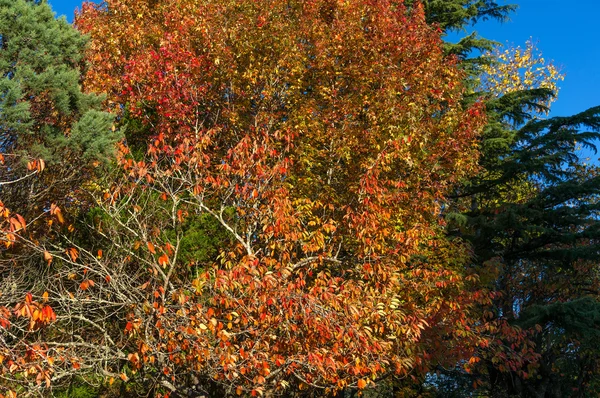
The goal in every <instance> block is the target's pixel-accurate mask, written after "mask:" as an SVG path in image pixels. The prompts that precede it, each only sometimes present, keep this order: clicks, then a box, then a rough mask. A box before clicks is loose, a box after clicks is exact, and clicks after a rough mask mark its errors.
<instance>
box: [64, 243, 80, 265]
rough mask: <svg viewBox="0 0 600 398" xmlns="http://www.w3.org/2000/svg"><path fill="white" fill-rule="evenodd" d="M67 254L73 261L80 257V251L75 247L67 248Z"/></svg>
mask: <svg viewBox="0 0 600 398" xmlns="http://www.w3.org/2000/svg"><path fill="white" fill-rule="evenodd" d="M67 254H68V255H69V257H71V261H73V262H75V261H77V258H78V257H79V252H78V251H77V249H76V248H74V247H71V248H69V249H67Z"/></svg>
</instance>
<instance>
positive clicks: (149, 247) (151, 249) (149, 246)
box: [146, 242, 156, 254]
mask: <svg viewBox="0 0 600 398" xmlns="http://www.w3.org/2000/svg"><path fill="white" fill-rule="evenodd" d="M146 245H147V246H148V250H149V251H150V253H152V254H156V249H155V248H154V245H153V244H152V242H148V243H146Z"/></svg>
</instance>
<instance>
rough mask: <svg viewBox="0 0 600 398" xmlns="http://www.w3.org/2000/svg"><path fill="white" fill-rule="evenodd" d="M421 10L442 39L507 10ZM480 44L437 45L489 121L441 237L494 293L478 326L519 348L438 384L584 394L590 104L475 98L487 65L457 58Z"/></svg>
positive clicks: (492, 354) (596, 116)
mask: <svg viewBox="0 0 600 398" xmlns="http://www.w3.org/2000/svg"><path fill="white" fill-rule="evenodd" d="M425 5H426V7H425V9H426V10H427V11H428V21H430V22H434V23H438V24H439V26H440V27H441V28H442V29H444V30H445V31H446V32H449V31H453V30H460V29H464V28H465V27H466V26H467V25H468V24H470V23H473V22H476V21H477V20H479V19H485V18H495V19H498V20H500V21H502V20H504V19H506V17H507V16H508V14H509V13H510V12H511V11H513V10H514V9H515V7H514V6H503V7H499V6H498V5H497V4H496V3H495V2H482V1H479V2H470V1H461V0H457V1H425ZM486 7H487V8H486ZM491 44H492V43H491V42H490V41H488V40H486V39H482V38H478V37H477V36H476V35H475V34H470V35H467V36H466V37H465V38H463V39H462V40H461V41H459V43H457V44H447V47H446V48H447V51H448V52H450V53H453V54H456V55H457V56H459V57H461V58H463V59H465V61H466V63H465V65H466V67H465V69H466V70H467V71H468V72H469V75H470V76H469V79H473V80H472V82H473V83H472V87H474V92H473V97H479V98H484V99H485V101H486V102H485V103H486V110H487V116H488V125H487V128H486V130H485V132H484V134H483V136H482V137H481V142H480V148H481V151H482V158H481V160H480V164H481V166H482V170H481V172H480V174H479V175H478V176H477V177H476V178H474V179H471V180H469V181H467V182H466V183H465V184H464V185H462V186H461V187H460V188H458V189H457V192H456V195H455V197H454V201H453V204H452V205H450V206H448V211H447V217H448V220H449V233H450V235H454V236H458V237H460V238H461V239H465V240H467V241H468V242H470V243H471V245H472V247H473V252H474V257H473V262H474V267H475V268H476V269H477V270H478V273H479V274H480V276H481V280H482V284H483V285H487V287H488V288H489V289H490V291H492V292H493V293H494V295H495V297H496V299H495V300H494V301H493V303H492V305H491V306H490V307H488V308H486V309H484V310H483V311H482V314H484V313H485V311H487V310H489V311H490V313H492V314H493V316H492V318H491V319H490V318H486V317H483V318H482V322H483V323H486V322H488V323H490V324H491V323H493V322H502V321H506V322H508V323H509V324H510V325H513V326H518V327H521V329H520V330H521V334H520V338H524V339H525V340H523V341H521V343H520V344H515V342H514V340H512V341H509V340H510V337H509V336H504V338H502V337H501V338H500V339H499V340H497V342H498V343H499V344H492V345H491V347H490V348H488V349H486V350H482V351H481V352H480V354H479V356H480V357H481V358H484V359H485V360H484V361H482V362H481V366H479V367H477V368H475V369H474V370H473V373H474V376H469V375H467V374H465V373H464V372H462V371H458V372H449V373H448V372H446V375H447V376H448V378H445V379H444V378H442V379H439V380H445V381H449V383H447V385H452V384H454V385H456V386H458V385H462V387H461V388H462V389H463V391H460V392H459V391H458V390H456V392H459V394H465V393H466V392H465V391H464V388H465V387H464V386H465V385H471V383H470V382H469V383H466V384H461V383H462V381H461V380H464V378H465V377H466V378H468V379H471V382H472V381H475V380H479V381H481V382H482V383H481V384H479V385H481V386H482V387H481V388H483V389H486V388H487V389H488V393H490V394H493V393H495V394H499V395H498V396H506V395H519V396H542V397H543V396H547V397H562V396H593V395H596V394H597V389H598V387H599V386H598V384H599V383H598V380H599V379H600V378H599V377H598V375H599V366H598V365H599V362H598V358H599V357H600V351H598V348H597V346H596V345H595V344H594V341H595V340H596V339H597V336H598V333H599V332H600V323H599V319H600V304H599V302H598V295H599V293H600V289H599V280H598V276H597V275H598V270H599V267H598V261H597V260H596V257H597V253H598V250H599V248H600V247H599V246H598V242H599V240H598V238H599V237H600V236H599V234H600V224H599V223H598V210H599V206H600V204H599V203H598V194H599V193H600V179H599V178H600V177H599V174H598V168H597V167H595V166H594V165H590V164H586V163H585V162H584V160H582V159H580V157H579V156H578V148H581V147H587V148H588V149H591V150H593V151H595V150H596V148H595V145H594V144H595V142H596V141H597V139H598V138H600V133H599V131H600V107H595V108H591V109H589V110H587V111H585V112H582V113H580V114H577V115H574V116H571V117H554V118H550V119H545V118H544V114H545V113H547V111H548V108H547V104H548V103H550V102H551V101H552V99H553V97H554V96H555V94H556V93H555V92H554V91H553V90H552V89H549V88H545V87H536V88H533V89H528V90H516V91H511V92H505V93H502V94H500V95H493V94H492V93H490V92H485V91H481V90H477V89H476V88H477V81H476V79H477V77H478V74H480V73H481V68H480V66H481V65H482V64H484V63H485V62H486V61H485V58H481V57H475V58H472V59H468V56H469V54H471V53H472V51H473V50H487V49H489V48H490V45H491ZM453 211H455V213H453ZM511 330H512V331H515V330H519V329H511ZM524 341H527V343H525V342H524ZM511 345H512V347H511ZM520 349H522V350H523V351H519V350H520ZM507 358H508V359H507ZM442 384H443V383H442ZM440 385H441V384H440ZM444 394H446V395H447V394H448V390H445V392H444ZM585 394H588V395H585ZM590 394H591V395H590Z"/></svg>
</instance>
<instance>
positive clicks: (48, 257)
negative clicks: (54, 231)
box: [44, 252, 52, 265]
mask: <svg viewBox="0 0 600 398" xmlns="http://www.w3.org/2000/svg"><path fill="white" fill-rule="evenodd" d="M44 261H46V262H47V263H48V265H50V263H51V262H52V254H50V253H48V252H44Z"/></svg>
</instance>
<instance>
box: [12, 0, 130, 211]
mask: <svg viewBox="0 0 600 398" xmlns="http://www.w3.org/2000/svg"><path fill="white" fill-rule="evenodd" d="M85 45H86V39H85V38H84V37H83V36H82V35H81V34H80V33H79V32H78V31H76V30H75V29H74V28H73V27H72V26H71V25H69V24H68V23H67V21H66V20H65V19H64V18H60V19H55V17H54V14H53V12H52V10H51V9H50V7H49V5H48V4H47V3H46V2H45V1H39V2H38V1H27V0H1V1H0V152H1V153H2V155H3V164H4V167H3V168H2V169H1V171H0V174H1V176H0V180H1V181H3V186H2V199H3V201H4V204H5V205H6V206H8V207H9V208H11V209H12V210H13V211H17V212H19V213H21V214H22V215H23V216H25V218H26V219H27V220H28V221H31V220H33V219H34V218H35V217H37V216H38V215H39V213H40V212H41V211H43V209H45V208H48V207H49V205H50V204H51V203H58V204H62V206H63V207H65V208H75V207H76V206H75V205H76V204H78V203H81V201H82V200H83V198H82V197H81V196H80V191H81V190H80V188H81V184H82V183H84V182H85V181H87V180H89V179H90V178H91V177H92V176H93V170H94V168H95V167H97V166H98V165H99V164H101V163H104V162H106V161H107V160H109V159H110V157H111V156H112V154H113V151H114V145H113V144H114V143H115V142H116V141H117V140H118V139H119V134H118V133H116V132H113V131H112V129H111V127H112V123H113V116H112V115H111V114H109V113H106V112H103V111H101V110H100V109H101V102H102V97H100V96H97V95H95V94H86V93H83V92H82V91H81V86H80V80H81V72H82V69H83V65H84V64H83V60H82V56H83V50H84V48H85Z"/></svg>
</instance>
